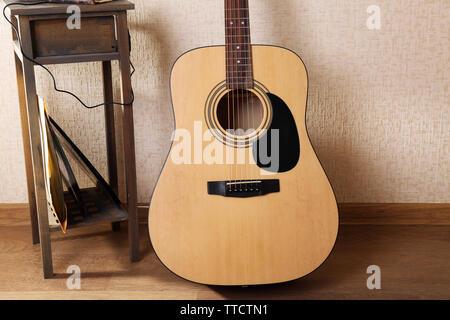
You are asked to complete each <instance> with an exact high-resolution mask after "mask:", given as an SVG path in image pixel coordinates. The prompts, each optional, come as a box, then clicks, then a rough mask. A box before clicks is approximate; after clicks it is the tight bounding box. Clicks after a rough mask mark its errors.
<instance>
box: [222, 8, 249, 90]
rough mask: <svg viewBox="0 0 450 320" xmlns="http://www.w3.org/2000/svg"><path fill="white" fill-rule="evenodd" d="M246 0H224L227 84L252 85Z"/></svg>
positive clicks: (230, 87)
mask: <svg viewBox="0 0 450 320" xmlns="http://www.w3.org/2000/svg"><path fill="white" fill-rule="evenodd" d="M248 9H249V8H248V0H225V44H226V68H227V86H228V88H229V89H248V88H252V87H253V68H252V48H251V39H250V16H249V10H248Z"/></svg>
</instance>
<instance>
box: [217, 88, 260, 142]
mask: <svg viewBox="0 0 450 320" xmlns="http://www.w3.org/2000/svg"><path fill="white" fill-rule="evenodd" d="M263 118H264V108H263V104H262V103H261V100H260V99H259V98H258V96H257V95H256V94H254V93H253V92H252V91H250V90H245V89H235V90H230V91H228V92H227V93H226V94H225V95H224V96H223V97H222V98H221V99H220V101H219V103H218V104H217V120H218V121H219V124H220V126H221V127H222V128H223V129H225V130H227V131H229V132H231V133H232V134H233V135H236V136H246V135H249V134H251V133H252V132H253V131H255V130H256V129H258V128H259V127H260V125H261V123H262V121H263Z"/></svg>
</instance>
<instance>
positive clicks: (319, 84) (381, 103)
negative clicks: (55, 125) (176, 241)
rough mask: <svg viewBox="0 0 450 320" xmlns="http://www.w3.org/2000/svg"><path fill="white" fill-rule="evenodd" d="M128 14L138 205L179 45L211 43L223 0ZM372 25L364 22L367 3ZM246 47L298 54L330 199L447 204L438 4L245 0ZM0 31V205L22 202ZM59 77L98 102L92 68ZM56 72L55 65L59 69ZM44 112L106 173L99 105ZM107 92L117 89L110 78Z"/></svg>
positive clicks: (160, 132)
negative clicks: (373, 8)
mask: <svg viewBox="0 0 450 320" xmlns="http://www.w3.org/2000/svg"><path fill="white" fill-rule="evenodd" d="M135 3H136V5H137V10H136V11H135V12H134V13H132V14H131V16H130V29H131V34H132V37H133V54H132V59H133V61H134V63H135V65H136V68H137V72H136V76H135V77H134V78H133V84H134V89H135V94H136V104H135V117H136V118H135V126H136V148H137V169H138V188H139V201H141V202H147V201H148V200H149V196H150V194H151V190H152V188H153V186H154V183H155V181H156V178H157V176H158V173H159V171H160V168H161V165H162V163H163V161H164V158H165V156H166V153H167V151H168V147H169V141H170V136H171V132H172V129H173V128H172V123H173V119H172V113H171V107H170V95H169V90H168V80H169V72H170V68H171V65H172V63H173V61H174V60H175V59H176V57H177V56H178V55H179V54H181V53H182V52H184V51H186V50H188V49H191V48H194V47H198V46H205V45H211V44H222V43H223V42H224V40H223V36H224V32H223V22H222V19H223V9H222V8H223V7H222V6H223V1H221V0H189V1H188V0H164V1H162V0H160V1H157V0H152V1H150V0H148V1H147V0H136V1H135ZM372 4H376V5H379V6H380V8H381V14H382V21H381V23H382V24H381V30H377V31H372V30H368V28H367V27H366V19H367V17H368V14H367V12H366V10H367V7H368V6H369V5H372ZM250 5H251V10H252V11H251V18H252V35H253V42H254V43H267V44H277V45H281V46H285V47H289V48H291V49H293V50H295V51H296V52H298V53H299V54H300V55H301V56H302V58H303V60H304V61H305V63H306V65H307V67H308V70H309V75H310V99H309V113H308V126H309V129H310V134H311V138H312V140H313V143H314V144H315V147H316V150H317V151H318V154H319V156H320V158H321V160H322V162H323V165H324V166H325V168H326V170H327V172H328V174H329V176H330V178H331V181H332V183H333V185H334V187H335V190H336V193H337V196H338V200H339V201H341V202H450V192H449V190H450V185H449V173H450V172H449V170H450V163H449V162H450V160H449V144H450V133H449V132H450V130H449V123H450V108H449V98H448V85H449V78H448V68H449V61H448V59H449V54H448V48H449V43H448V36H449V33H448V16H449V2H448V1H446V0H432V1H417V0H400V1H399V0H397V1H388V0H383V1H379V0H364V1H350V0H346V1H324V0H322V1H317V0H281V1H275V0H250ZM10 37H11V33H10V30H9V29H8V26H7V25H6V23H5V22H1V24H0V41H1V44H2V45H1V46H0V56H1V60H0V70H1V73H0V92H1V94H0V106H1V112H0V148H1V152H0V202H25V201H26V199H27V195H26V186H25V173H24V161H23V155H22V143H21V131H20V120H19V113H18V107H17V91H16V83H15V74H14V72H13V59H12V58H13V56H12V48H11V41H10ZM51 69H52V70H53V71H54V72H55V74H56V77H57V81H58V84H59V85H60V87H62V88H66V89H69V90H73V91H75V92H76V93H78V94H80V95H81V96H82V97H84V99H86V100H87V101H88V102H89V103H97V102H98V101H99V100H100V99H101V86H100V85H99V84H100V74H101V73H100V66H99V65H98V64H86V65H79V66H75V65H74V66H64V67H63V66H57V67H55V66H53V67H51ZM63 70H64V71H63ZM38 81H39V86H38V91H39V94H40V95H42V96H43V97H44V98H45V99H46V100H47V101H48V104H49V106H50V108H49V109H50V112H51V113H52V115H53V116H54V117H55V118H56V119H57V120H58V121H59V122H60V124H61V125H62V126H63V128H64V129H66V130H67V132H68V133H69V135H71V136H72V137H73V138H74V140H75V141H76V142H77V143H78V144H79V145H80V147H81V149H82V150H83V151H84V152H85V153H86V154H87V155H88V157H89V158H90V159H91V160H92V162H93V163H94V164H95V165H96V166H97V167H98V168H100V169H101V170H100V171H101V172H102V173H103V174H105V171H106V170H105V156H104V155H105V143H104V138H103V132H104V123H103V118H102V117H103V110H101V109H99V110H94V111H87V110H83V109H82V108H81V106H79V105H78V104H76V103H75V102H74V101H73V100H72V99H70V98H68V97H66V96H62V95H60V94H55V93H54V92H53V91H52V90H51V87H50V81H49V77H48V76H47V75H45V74H43V73H42V72H41V71H39V72H38ZM116 87H117V85H116Z"/></svg>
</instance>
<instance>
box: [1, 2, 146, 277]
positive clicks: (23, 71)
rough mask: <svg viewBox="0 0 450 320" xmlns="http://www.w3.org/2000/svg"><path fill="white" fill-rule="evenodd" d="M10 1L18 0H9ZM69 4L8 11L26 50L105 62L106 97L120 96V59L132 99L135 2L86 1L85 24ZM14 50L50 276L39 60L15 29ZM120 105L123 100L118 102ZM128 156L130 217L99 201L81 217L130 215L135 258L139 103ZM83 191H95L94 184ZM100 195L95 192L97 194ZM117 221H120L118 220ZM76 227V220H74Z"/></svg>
mask: <svg viewBox="0 0 450 320" xmlns="http://www.w3.org/2000/svg"><path fill="white" fill-rule="evenodd" d="M3 2H4V3H5V4H10V3H12V2H18V1H15V0H3ZM67 7H68V5H65V4H40V5H33V6H22V5H12V6H10V7H8V9H7V13H8V14H9V17H10V19H11V21H12V22H13V24H14V25H15V26H16V28H17V30H18V31H19V34H20V38H21V42H22V50H23V53H24V54H25V55H26V56H28V57H31V58H32V59H33V60H35V61H36V62H39V63H41V64H43V65H48V64H63V63H80V62H92V61H101V62H102V66H103V88H104V100H105V102H106V101H114V99H113V83H112V73H111V61H112V60H118V61H119V65H120V75H121V92H122V102H123V103H127V102H129V101H131V100H132V90H131V76H130V57H129V41H128V40H129V39H128V26H127V10H133V9H134V4H133V3H131V2H129V1H125V0H118V1H113V2H109V3H104V4H98V5H81V6H79V7H80V9H81V26H82V27H81V29H74V30H70V29H69V28H67V24H66V21H67V18H68V17H69V14H67ZM13 41H14V53H15V63H16V72H17V85H18V92H19V103H20V115H21V121H22V135H23V144H24V152H25V164H26V173H27V187H28V197H29V205H30V216H31V225H32V237H33V243H35V244H37V243H40V245H41V251H42V263H43V270H44V277H45V278H49V277H51V276H52V275H53V263H52V251H51V238H50V228H49V222H48V213H47V198H46V191H45V183H44V173H43V160H42V155H41V150H42V146H41V141H40V128H39V115H38V101H37V95H36V82H35V74H34V66H35V64H34V63H33V62H30V61H29V60H27V59H26V58H24V57H23V54H22V51H21V50H20V46H19V39H17V36H16V34H15V33H14V32H13ZM116 107H118V106H116ZM113 108H114V107H113V105H107V106H105V123H106V145H107V153H108V155H107V156H108V157H107V158H108V172H109V183H110V185H111V187H112V188H113V190H115V192H117V189H118V188H117V185H118V179H117V176H118V172H117V170H118V169H117V168H118V166H117V157H116V141H115V121H114V109H113ZM121 108H122V111H123V112H121V114H122V119H121V120H122V123H123V125H122V130H123V132H122V134H123V142H124V143H123V145H124V150H123V152H124V159H125V166H124V167H125V173H124V174H125V178H126V194H127V199H126V201H127V203H126V208H127V212H128V217H126V216H115V215H113V214H107V213H105V212H103V210H102V208H101V206H97V209H98V210H97V212H96V214H97V216H96V217H95V218H92V217H91V218H90V219H89V218H88V219H86V220H85V221H80V222H79V223H77V225H78V226H83V225H88V224H90V223H96V222H98V221H105V220H106V221H110V222H112V223H113V228H114V229H117V227H118V226H117V223H119V222H117V221H123V220H126V219H127V220H128V234H129V247H130V259H131V261H133V262H134V261H137V260H138V259H139V236H138V221H137V212H136V201H137V194H136V193H137V190H136V189H137V187H136V161H135V144H134V127H133V106H132V105H127V106H123V107H121ZM83 192H85V193H88V194H92V190H89V189H85V190H83ZM94 198H95V196H94ZM114 223H115V224H114ZM69 228H70V226H69Z"/></svg>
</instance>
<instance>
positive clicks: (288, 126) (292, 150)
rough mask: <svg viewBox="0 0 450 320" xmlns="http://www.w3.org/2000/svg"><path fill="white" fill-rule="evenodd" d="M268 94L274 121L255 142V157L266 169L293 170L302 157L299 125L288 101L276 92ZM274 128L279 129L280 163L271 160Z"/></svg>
mask: <svg viewBox="0 0 450 320" xmlns="http://www.w3.org/2000/svg"><path fill="white" fill-rule="evenodd" d="M267 96H268V97H269V99H270V101H271V103H272V114H273V118H272V123H271V125H270V128H269V130H267V133H266V134H264V135H263V136H262V137H261V138H260V139H259V140H257V141H256V142H255V143H254V144H253V158H254V160H255V162H256V164H257V165H258V167H260V168H263V169H264V170H266V171H269V172H287V171H289V170H292V169H293V168H294V167H295V166H296V165H297V163H298V161H299V159H300V139H299V136H298V131H297V126H296V124H295V120H294V117H293V116H292V113H291V111H290V110H289V107H288V106H287V105H286V103H285V102H284V101H283V100H281V99H280V98H279V97H278V96H276V95H274V94H271V93H267ZM273 129H277V130H278V132H279V163H278V165H274V163H273V161H272V162H271V161H269V159H270V158H271V157H272V154H271V152H270V151H271V150H272V144H271V141H272V134H273V131H272V130H273ZM265 146H267V147H265ZM260 149H261V150H260ZM261 155H262V157H261ZM264 155H267V159H264Z"/></svg>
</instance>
